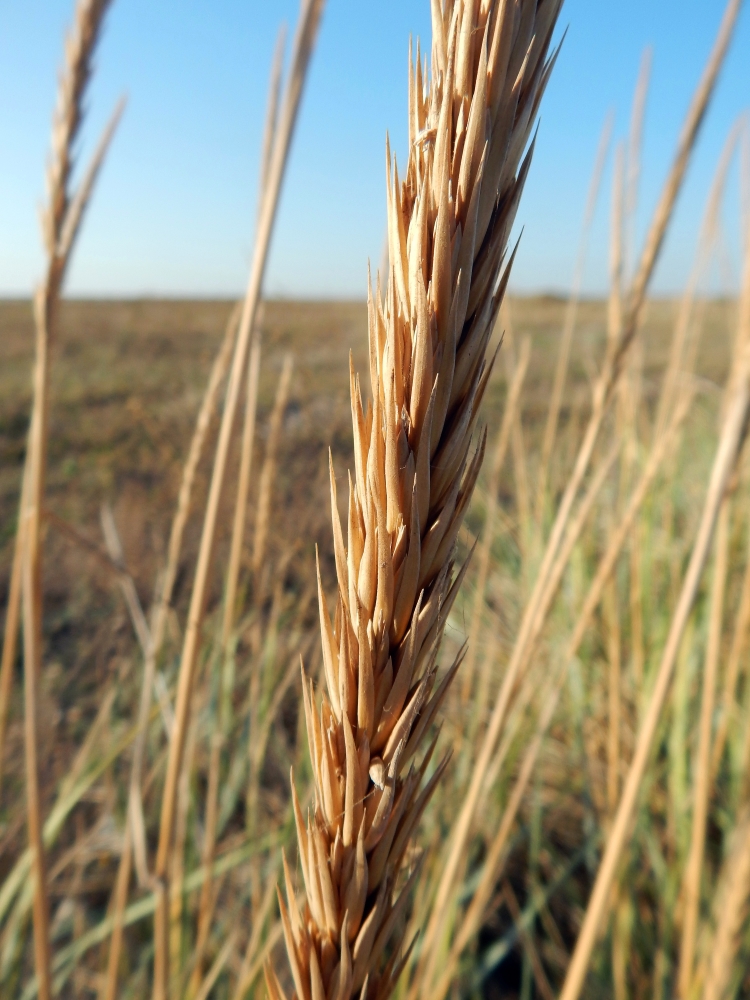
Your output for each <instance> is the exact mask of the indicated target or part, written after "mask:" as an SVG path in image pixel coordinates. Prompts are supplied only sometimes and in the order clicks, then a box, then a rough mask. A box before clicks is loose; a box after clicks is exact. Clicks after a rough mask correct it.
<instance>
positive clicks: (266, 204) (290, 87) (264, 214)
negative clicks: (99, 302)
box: [153, 0, 324, 1000]
mask: <svg viewBox="0 0 750 1000" xmlns="http://www.w3.org/2000/svg"><path fill="white" fill-rule="evenodd" d="M323 6H324V2H323V0H305V2H304V5H303V7H302V10H301V12H300V21H299V25H298V30H297V35H296V38H295V43H294V48H293V53H292V60H291V67H290V71H289V77H288V82H287V87H286V91H285V94H284V99H283V102H282V108H281V111H280V114H279V123H278V126H277V129H276V136H275V142H274V148H273V153H272V155H271V161H270V167H269V170H268V180H267V188H266V191H265V195H264V197H263V205H262V209H261V213H260V218H259V222H258V232H257V234H256V241H255V250H254V256H253V263H252V267H251V271H250V277H249V280H248V287H247V292H246V295H245V301H244V305H243V309H242V315H241V318H240V326H239V332H238V336H237V343H236V346H235V352H234V357H233V360H232V367H231V372H230V376H229V386H228V390H227V399H226V405H225V407H224V412H223V415H222V421H221V428H220V430H219V439H218V443H217V447H216V454H215V458H214V467H213V472H212V476H211V484H210V488H209V497H208V503H207V506H206V512H205V517H204V522H203V531H202V535H201V542H200V550H199V555H198V563H197V567H196V572H195V581H194V585H193V591H192V594H191V600H190V609H189V611H188V621H187V627H186V629H185V639H184V644H183V651H182V657H181V660H180V669H179V677H178V685H177V700H176V707H175V728H174V733H173V738H172V739H171V740H170V746H169V755H168V758H167V774H166V780H165V785H164V791H163V794H162V808H161V818H160V824H159V842H158V848H157V855H156V865H155V877H156V879H157V883H158V891H157V906H156V912H155V916H154V992H153V995H154V1000H165V998H166V997H167V996H168V990H169V985H168V984H169V971H168V958H167V955H168V948H167V927H168V920H167V892H166V888H167V887H166V880H167V874H168V866H169V855H170V850H171V844H172V836H173V830H174V818H175V803H176V795H177V781H178V776H179V773H180V768H181V762H182V755H183V751H184V743H185V735H186V732H187V724H188V720H189V714H190V711H189V709H190V702H191V694H192V688H193V676H194V672H195V665H196V662H197V658H198V651H199V647H200V634H201V625H202V622H203V614H204V610H205V601H206V594H207V587H208V578H209V571H210V568H211V562H212V555H213V548H214V540H215V535H216V525H217V519H218V511H219V500H220V498H221V493H222V490H223V486H224V478H225V473H226V465H227V459H228V455H229V444H230V440H231V437H232V432H233V428H234V423H235V417H236V413H237V406H238V401H239V395H240V388H241V384H242V381H243V378H244V373H245V366H246V363H247V355H248V347H249V342H250V335H251V331H252V329H253V327H254V322H255V316H256V311H257V308H258V302H259V300H260V292H261V286H262V282H263V275H264V272H265V266H266V259H267V255H268V246H269V242H270V237H271V230H272V228H273V222H274V219H275V216H276V209H277V205H278V199H279V192H280V190H281V182H282V180H283V176H284V171H285V166H286V161H287V155H288V151H289V146H290V142H291V137H292V133H293V130H294V124H295V122H296V118H297V112H298V110H299V104H300V99H301V96H302V89H303V85H304V81H305V77H306V73H307V68H308V65H309V62H310V58H311V56H312V52H313V48H314V44H315V38H316V36H317V29H318V25H319V23H320V17H321V14H322V11H323Z"/></svg>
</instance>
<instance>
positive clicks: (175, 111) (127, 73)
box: [0, 0, 750, 297]
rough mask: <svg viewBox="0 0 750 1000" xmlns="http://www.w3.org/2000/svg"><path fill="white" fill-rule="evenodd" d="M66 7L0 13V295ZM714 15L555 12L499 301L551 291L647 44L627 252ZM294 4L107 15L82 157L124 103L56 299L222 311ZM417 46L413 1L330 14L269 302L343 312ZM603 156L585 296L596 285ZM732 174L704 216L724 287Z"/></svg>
mask: <svg viewBox="0 0 750 1000" xmlns="http://www.w3.org/2000/svg"><path fill="white" fill-rule="evenodd" d="M72 6H73V0H0V294H6V295H7V294H27V293H28V292H29V290H30V289H31V287H32V285H33V283H34V282H35V280H36V279H37V278H38V276H39V274H40V272H41V260H42V258H41V249H40V237H39V230H38V225H37V205H38V204H39V201H40V199H41V197H42V195H43V191H44V178H43V167H44V163H45V159H46V156H47V147H48V134H49V122H50V115H51V110H52V106H53V101H54V92H55V84H56V78H57V72H58V66H59V64H60V60H61V52H62V37H63V31H64V29H65V27H66V25H67V23H68V20H69V18H70V16H71V10H72ZM723 6H724V4H723V0H566V4H565V6H564V8H563V14H562V20H561V25H562V26H567V27H568V36H567V38H566V41H565V44H564V46H563V51H562V54H561V56H560V59H559V62H558V65H557V68H556V70H555V74H554V76H553V78H552V82H551V84H550V88H549V90H548V93H547V96H546V98H545V102H544V104H543V106H542V119H541V129H540V134H539V141H538V146H537V151H536V156H535V162H534V165H533V167H532V171H531V176H530V178H529V182H528V185H527V188H526V193H525V196H524V200H523V202H522V205H521V209H520V211H519V223H521V224H522V225H523V226H524V236H523V241H522V246H521V251H520V253H519V257H518V259H517V262H516V266H515V272H514V286H515V288H516V290H519V291H540V290H541V291H547V290H564V289H566V288H567V287H568V286H569V284H570V280H571V276H572V273H573V268H574V261H575V256H576V250H577V246H578V240H579V231H580V223H581V217H582V214H583V208H584V204H585V200H586V191H587V188H588V183H589V176H590V173H591V168H592V164H593V161H594V156H595V152H596V148H597V144H598V141H599V134H600V131H601V128H602V123H603V121H604V119H605V117H606V115H607V112H608V110H609V109H610V108H612V109H614V111H615V114H616V124H615V134H616V137H618V138H621V137H623V136H624V135H626V133H627V129H628V122H629V118H630V107H631V102H632V93H633V89H634V86H635V81H636V78H637V75H638V68H639V63H640V59H641V54H642V51H643V49H644V46H646V45H652V46H653V71H652V78H651V90H650V93H649V98H648V107H647V116H646V125H645V136H644V143H645V145H644V157H643V159H644V162H643V174H642V183H641V197H640V201H639V210H638V215H637V220H636V237H637V242H638V243H639V244H640V241H641V239H642V237H643V234H644V230H645V226H646V224H647V222H648V218H649V215H650V212H651V210H652V209H653V206H654V204H655V202H656V199H657V197H658V194H659V190H660V186H661V184H662V182H663V179H664V177H665V174H666V171H667V168H668V165H669V162H670V157H671V155H672V151H673V149H674V146H675V143H676V140H677V136H678V134H679V130H680V127H681V123H682V120H683V117H684V114H685V110H686V108H687V106H688V103H689V100H690V96H691V94H692V91H693V88H694V86H695V84H696V82H697V80H698V78H699V75H700V73H701V70H702V67H703V64H704V62H705V59H706V56H707V54H708V51H709V49H710V47H711V45H712V43H713V39H714V37H715V33H716V29H717V26H718V23H719V19H720V16H721V11H722V9H723ZM297 9H298V3H297V0H274V2H273V3H261V2H259V0H179V2H178V0H116V2H115V4H114V7H113V9H112V11H111V14H110V16H109V18H108V22H107V26H106V33H105V37H104V40H103V43H102V45H101V48H100V50H99V55H98V72H97V75H96V77H95V80H94V84H93V87H92V90H91V93H90V100H89V115H88V118H87V122H86V128H85V137H84V140H83V144H82V147H81V153H82V159H85V157H86V153H87V151H88V150H89V149H90V147H91V145H92V144H93V142H94V141H95V138H96V135H97V134H98V132H99V130H100V129H101V127H102V125H103V124H104V121H105V120H106V118H107V117H108V115H109V113H110V111H111V109H112V107H113V105H114V103H115V101H116V100H117V98H118V96H119V94H120V93H121V92H123V91H127V93H128V95H129V105H128V108H127V111H126V114H125V118H124V119H123V122H122V125H121V128H120V132H119V134H118V136H117V137H116V139H115V142H114V145H113V147H112V150H111V154H110V157H109V160H108V162H107V164H106V167H105V170H104V173H103V175H102V178H101V181H100V185H99V188H98V190H97V192H96V197H95V200H94V204H93V206H92V209H91V211H90V213H89V216H88V218H87V220H86V225H85V231H84V233H83V236H82V239H81V241H80V243H79V245H78V247H77V251H76V257H75V260H74V264H73V267H72V270H71V273H70V277H69V282H68V291H69V293H70V294H96V295H106V294H124V295H140V294H157V295H158V294H170V295H196V296H203V295H236V294H238V293H239V292H240V291H241V290H242V289H243V287H244V284H245V279H246V272H247V268H248V264H249V258H250V254H251V248H252V240H253V227H254V220H255V211H256V192H257V180H258V159H259V153H260V144H261V137H262V131H263V118H264V114H265V103H266V90H267V83H268V74H269V69H270V63H271V58H272V53H273V48H274V44H275V38H276V32H277V30H278V27H279V24H280V22H281V21H282V20H287V22H288V23H289V24H290V25H291V26H293V24H294V22H295V18H296V14H297ZM410 32H412V33H414V34H415V35H420V36H421V37H422V38H423V39H428V38H429V2H428V0H379V2H375V0H328V3H327V7H326V11H325V14H324V19H323V23H322V27H321V33H320V39H319V45H318V49H317V51H316V53H315V56H314V62H313V66H312V71H311V73H310V76H309V81H308V87H307V92H306V94H305V98H304V102H303V107H302V113H301V117H300V121H299V127H298V130H297V134H296V138H295V142H294V146H293V150H292V157H291V163H290V169H289V172H288V174H287V179H286V184H285V188H284V191H283V195H282V204H281V210H280V214H279V217H278V222H277V228H276V232H275V236H274V241H273V246H272V252H271V258H270V262H269V268H268V272H267V281H266V290H267V292H268V294H272V295H288V296H294V295H299V296H315V297H318V296H346V297H358V296H361V295H363V293H364V288H365V277H366V264H367V259H368V257H369V258H371V259H372V260H373V264H374V265H375V266H377V263H378V262H379V260H380V257H381V251H382V243H383V236H384V179H383V178H384V138H385V133H386V130H389V131H390V134H391V139H392V143H393V145H394V147H395V150H396V151H397V153H398V154H400V160H401V161H403V158H404V152H405V148H406V54H407V45H408V37H409V33H410ZM748 56H750V13H748V11H743V13H741V15H740V23H739V27H738V31H737V33H736V35H735V39H734V42H733V45H732V49H731V51H730V54H729V58H728V61H727V64H726V66H725V69H724V72H723V73H722V77H721V80H720V83H719V88H718V91H717V94H716V98H715V101H714V103H713V105H712V108H711V112H710V116H709V118H708V120H707V122H706V123H705V126H704V129H703V132H702V134H701V138H700V144H699V148H698V150H697V154H696V156H695V159H694V161H693V163H692V166H691V169H690V173H689V176H688V181H687V184H686V187H685V190H684V191H683V193H682V196H681V198H680V202H679V205H678V211H677V214H676V217H675V219H674V223H673V226H672V228H671V230H670V234H669V240H668V244H667V246H666V248H665V253H664V255H663V259H662V261H661V264H660V267H659V271H658V274H657V276H656V282H655V289H656V290H657V291H659V292H664V293H669V292H674V291H675V290H677V289H679V288H680V287H681V286H682V284H683V282H684V280H685V277H686V274H687V271H688V269H689V266H690V261H691V259H692V254H693V248H694V244H695V240H696V237H697V232H698V228H699V223H700V218H701V215H702V211H703V203H704V200H705V197H706V193H707V191H708V188H709V185H710V182H711V178H712V175H713V172H714V169H715V166H716V163H717V161H718V158H719V154H720V151H721V148H722V146H723V143H724V140H725V138H726V135H727V133H728V132H729V130H730V128H731V126H732V123H733V122H734V121H735V119H736V118H737V116H738V115H739V114H740V113H741V112H743V111H744V110H745V108H746V107H747V106H748V104H749V103H750V58H748ZM610 188H611V158H610V164H609V166H608V169H607V172H606V174H605V177H604V186H603V192H602V197H601V199H600V203H599V206H598V209H597V215H596V220H595V224H594V229H593V232H592V241H591V248H590V253H589V262H588V266H587V269H586V275H585V282H584V286H585V290H586V291H588V292H590V293H592V294H596V293H599V292H601V291H602V290H603V289H604V288H605V287H606V280H607V254H608V249H607V246H608V220H609V204H608V200H609V191H610ZM738 189H739V169H738V167H737V166H735V168H734V169H733V172H732V174H731V176H730V185H729V191H728V194H727V198H726V201H725V206H724V221H725V226H726V231H727V245H728V248H729V249H728V252H727V254H726V263H725V265H724V267H723V269H722V272H721V275H722V277H721V281H722V282H723V284H724V285H728V284H730V283H731V281H732V280H733V279H734V280H736V276H737V273H738V268H739V264H738V246H739V205H740V198H739V195H738Z"/></svg>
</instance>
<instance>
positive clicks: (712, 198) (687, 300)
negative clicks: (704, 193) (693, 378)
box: [654, 120, 743, 437]
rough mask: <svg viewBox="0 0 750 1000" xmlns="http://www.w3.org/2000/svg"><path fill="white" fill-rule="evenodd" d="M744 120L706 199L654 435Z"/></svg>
mask: <svg viewBox="0 0 750 1000" xmlns="http://www.w3.org/2000/svg"><path fill="white" fill-rule="evenodd" d="M742 126H743V122H742V120H740V121H738V122H737V123H736V124H735V125H734V126H733V127H732V129H731V131H730V133H729V135H728V136H727V140H726V142H725V143H724V149H723V150H722V153H721V157H720V158H719V163H718V166H717V168H716V173H715V174H714V179H713V182H712V184H711V191H710V193H709V196H708V200H707V202H706V208H705V211H704V214H703V220H702V223H701V231H700V235H699V237H698V245H697V249H696V253H695V259H694V260H693V265H692V267H691V270H690V276H689V277H688V280H687V284H686V285H685V290H684V291H683V293H682V297H681V299H680V308H679V312H678V314H677V320H676V323H675V330H674V336H673V337H672V343H671V345H670V349H669V361H668V362H667V370H666V372H665V374H664V379H663V382H662V387H661V392H660V395H659V403H658V407H657V411H656V419H655V421H654V437H659V435H660V434H661V433H662V431H663V430H664V426H665V423H666V420H667V415H668V413H669V411H670V408H671V407H672V406H673V405H674V399H675V395H676V393H677V391H678V379H679V374H680V370H681V367H682V364H683V355H684V353H685V346H686V343H687V340H688V334H689V332H690V325H691V320H692V317H693V313H694V307H695V298H696V294H697V292H698V286H699V283H700V280H701V278H702V276H703V273H704V271H705V268H706V263H707V260H708V257H709V255H710V252H711V249H712V247H713V245H714V243H715V241H716V235H717V230H718V224H719V209H720V207H721V201H722V198H723V196H724V189H725V187H726V180H727V173H728V171H729V166H730V164H731V162H732V157H733V155H734V152H735V149H736V147H737V144H738V142H739V139H740V135H741V133H742Z"/></svg>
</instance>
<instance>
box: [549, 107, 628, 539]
mask: <svg viewBox="0 0 750 1000" xmlns="http://www.w3.org/2000/svg"><path fill="white" fill-rule="evenodd" d="M613 126H614V114H613V113H612V112H611V111H610V112H609V113H608V114H607V117H606V118H605V120H604V125H603V126H602V133H601V136H600V137H599V145H598V147H597V150H596V159H595V160H594V170H593V172H592V174H591V180H590V181H589V190H588V195H587V197H586V209H585V211H584V215H583V226H582V228H581V241H580V244H579V246H578V256H577V257H576V262H575V270H574V272H573V283H572V286H571V290H570V297H569V298H568V302H567V305H566V307H565V319H564V321H563V329H562V335H561V337H560V347H559V350H558V355H557V364H556V366H555V375H554V379H553V382H552V393H551V395H550V401H549V409H548V410H547V422H546V424H545V426H544V438H543V439H542V457H541V460H540V465H539V481H538V483H537V495H536V518H537V521H541V517H542V512H543V508H544V498H545V494H546V492H547V483H548V481H549V473H550V462H551V460H552V453H553V451H554V449H555V439H556V437H557V425H558V422H559V419H560V409H561V407H562V400H563V392H564V390H565V380H566V378H567V374H568V364H569V361H570V348H571V346H572V344H573V333H574V332H575V326H576V317H577V315H578V302H579V299H580V297H581V285H582V283H583V275H584V270H585V267H586V257H587V254H588V246H589V234H590V232H591V224H592V222H593V219H594V212H595V210H596V204H597V201H598V200H599V188H600V186H601V181H602V174H603V173H604V165H605V164H606V162H607V155H608V153H609V146H610V142H611V140H612V128H613Z"/></svg>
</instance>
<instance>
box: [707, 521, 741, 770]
mask: <svg viewBox="0 0 750 1000" xmlns="http://www.w3.org/2000/svg"><path fill="white" fill-rule="evenodd" d="M748 626H750V538H749V540H748V550H747V555H746V557H745V572H744V574H743V577H742V592H741V594H740V603H739V607H738V609H737V617H736V619H735V625H734V632H733V633H732V645H731V647H730V650H729V656H728V657H727V667H726V672H725V674H724V690H723V692H722V698H721V714H720V715H719V721H718V723H717V726H716V736H715V738H714V745H713V750H712V752H711V784H714V783H715V781H716V778H717V775H718V773H719V767H720V766H721V759H722V757H723V756H724V749H725V747H726V743H727V736H728V734H729V726H730V723H731V722H732V721H733V719H734V716H735V712H736V702H735V695H736V690H737V681H738V679H739V674H740V665H741V662H742V657H743V654H744V652H745V649H746V646H747V630H748Z"/></svg>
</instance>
